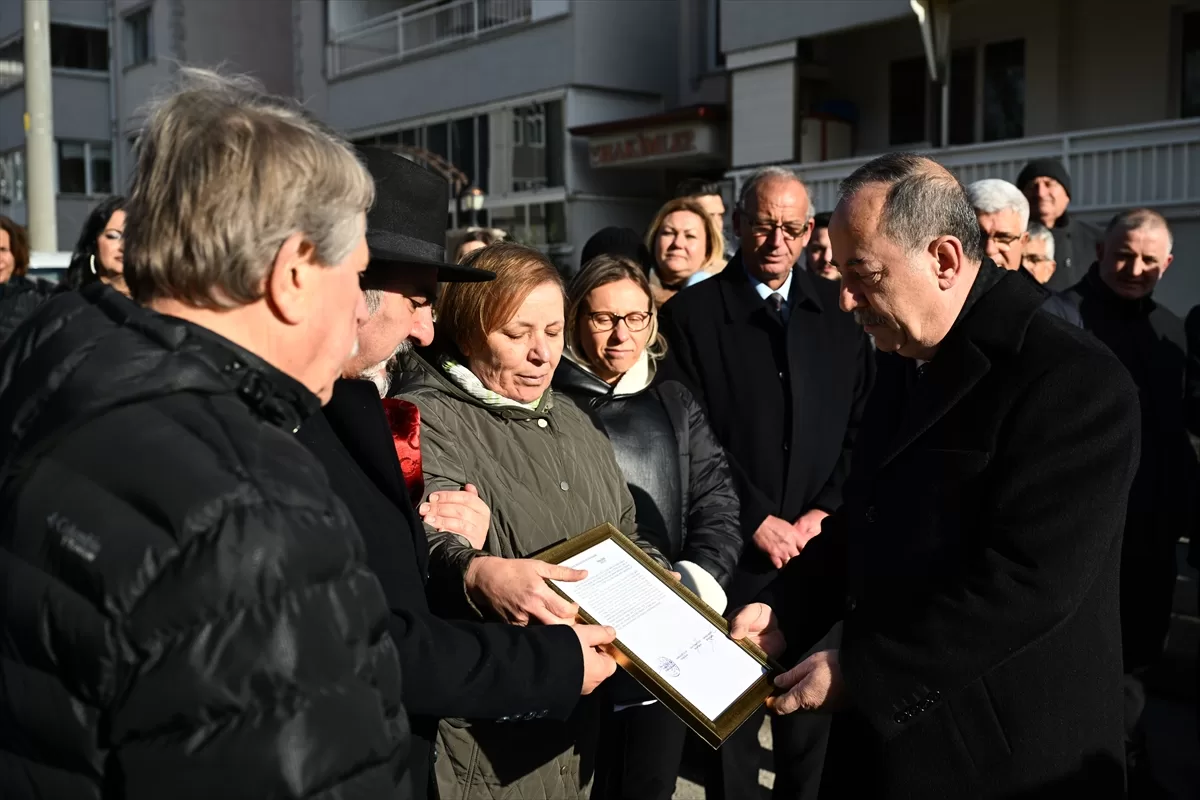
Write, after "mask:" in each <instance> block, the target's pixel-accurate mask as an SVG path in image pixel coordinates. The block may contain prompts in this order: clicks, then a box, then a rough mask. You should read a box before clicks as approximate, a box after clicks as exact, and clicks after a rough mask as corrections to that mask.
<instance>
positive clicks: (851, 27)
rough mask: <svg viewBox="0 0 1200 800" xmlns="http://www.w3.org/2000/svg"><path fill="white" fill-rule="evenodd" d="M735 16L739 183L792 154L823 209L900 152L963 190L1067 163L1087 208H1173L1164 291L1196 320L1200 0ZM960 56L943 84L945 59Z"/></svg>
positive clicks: (932, 2) (731, 54)
mask: <svg viewBox="0 0 1200 800" xmlns="http://www.w3.org/2000/svg"><path fill="white" fill-rule="evenodd" d="M918 9H919V10H920V12H921V14H924V15H925V16H926V19H927V20H929V21H932V22H934V25H933V27H932V30H930V29H929V28H928V27H923V26H922V24H921V23H920V18H919V15H918V13H917V11H918ZM721 20H722V28H721V43H722V48H723V50H724V51H725V59H726V64H727V66H728V68H729V71H730V76H729V81H730V95H731V97H730V115H731V120H732V124H731V138H732V144H731V161H732V169H731V171H730V173H729V176H730V178H731V179H732V180H733V181H734V183H735V184H740V182H741V181H742V180H744V179H745V177H746V176H747V175H748V174H749V173H750V172H752V171H753V169H754V168H755V167H756V166H759V165H762V164H765V163H776V164H786V165H788V166H791V167H792V168H794V169H795V170H796V171H797V172H798V173H799V174H800V175H801V176H802V177H803V178H804V179H805V181H806V182H807V183H808V185H809V188H810V191H811V193H812V196H813V203H814V207H815V209H816V210H818V211H824V210H830V209H831V208H832V207H833V205H834V203H835V202H836V198H837V186H838V183H839V182H840V181H841V180H842V179H843V178H845V177H846V176H847V175H849V174H850V172H852V171H853V170H854V168H855V167H857V166H859V165H860V164H862V163H864V162H865V161H866V160H868V159H869V158H870V157H871V156H873V155H878V154H880V153H884V152H887V151H890V150H916V151H920V152H927V153H929V154H930V155H932V156H933V157H935V158H937V159H938V160H940V161H941V162H943V163H944V164H946V165H947V166H948V167H950V168H951V169H953V170H954V171H955V172H956V173H957V174H958V176H959V177H960V179H962V180H963V181H964V182H970V181H974V180H978V179H980V178H985V177H997V178H1003V179H1006V180H1010V181H1012V180H1014V179H1015V178H1016V176H1017V173H1018V172H1019V171H1020V170H1021V168H1022V166H1024V164H1025V163H1026V162H1027V161H1028V160H1029V159H1031V158H1036V157H1043V156H1054V157H1057V158H1060V159H1061V160H1062V161H1063V163H1064V164H1066V165H1067V168H1068V170H1069V171H1070V173H1071V178H1072V184H1073V187H1072V197H1071V206H1070V211H1071V213H1073V214H1077V215H1079V216H1080V217H1083V218H1085V219H1088V220H1090V221H1093V222H1096V223H1098V224H1101V225H1103V224H1104V223H1105V222H1107V220H1108V219H1109V218H1110V217H1111V216H1112V215H1113V214H1114V213H1115V212H1116V211H1119V210H1121V209H1124V208H1129V207H1132V206H1142V205H1144V206H1150V207H1152V208H1155V209H1158V210H1159V211H1161V212H1162V213H1163V214H1164V215H1165V216H1166V217H1167V219H1168V220H1169V221H1170V222H1171V225H1172V229H1173V231H1174V234H1175V255H1176V265H1175V266H1174V267H1173V268H1172V269H1171V270H1170V271H1169V272H1168V274H1167V276H1166V277H1165V278H1164V280H1163V282H1162V284H1161V286H1160V288H1159V289H1158V291H1157V292H1156V294H1155V297H1156V298H1157V299H1159V300H1160V302H1162V303H1164V304H1165V305H1167V306H1168V307H1170V308H1172V309H1173V310H1174V311H1176V312H1177V313H1180V314H1183V313H1186V311H1187V310H1188V309H1189V308H1191V307H1192V306H1194V305H1196V304H1198V303H1200V271H1197V270H1196V269H1195V268H1194V267H1193V266H1192V262H1194V261H1196V260H1198V259H1200V2H1196V0H1139V2H1136V3H1128V2H1122V1H1121V0H1011V1H1010V2H1000V1H999V0H961V1H954V2H942V1H941V0H921V2H915V3H914V2H909V0H859V1H857V2H853V3H847V2H838V1H837V0H799V1H798V2H790V3H777V2H769V1H767V0H723V4H722V13H721ZM926 32H928V33H929V34H930V38H931V39H932V42H931V43H930V44H931V45H932V47H930V46H927V44H926V41H925V38H924V34H925V33H926ZM947 33H948V35H947ZM939 41H940V42H944V43H945V44H944V45H941V47H939ZM939 51H940V52H939ZM939 62H940V63H939ZM946 62H948V75H949V78H948V81H947V88H946V90H945V91H943V90H942V88H941V86H940V85H939V84H937V83H934V82H933V81H932V80H931V65H932V66H934V67H940V68H941V69H945V68H946V66H947V64H946ZM946 101H948V102H946ZM944 103H945V107H946V108H947V109H948V112H947V113H946V114H945V115H943V113H942V108H943V104H944ZM943 116H944V117H945V119H944V121H943ZM943 127H944V128H945V131H943ZM943 133H945V134H946V136H945V137H944V138H945V140H946V146H944V147H943V146H941V145H942V140H943Z"/></svg>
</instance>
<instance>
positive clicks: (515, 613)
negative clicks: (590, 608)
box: [465, 556, 587, 625]
mask: <svg viewBox="0 0 1200 800" xmlns="http://www.w3.org/2000/svg"><path fill="white" fill-rule="evenodd" d="M586 577H587V572H586V571H585V570H579V569H571V568H570V567H563V566H559V565H558V564H547V563H546V562H545V561H537V560H535V559H531V558H499V557H497V556H479V557H477V558H475V559H474V560H473V561H472V562H471V563H470V564H469V565H468V566H467V574H466V576H465V582H466V586H467V593H468V594H469V595H470V596H471V600H473V601H474V602H475V604H476V605H477V606H481V607H487V608H490V609H492V610H493V611H495V612H496V613H497V614H499V615H500V618H501V619H503V620H504V621H505V622H511V623H512V624H514V625H526V624H528V623H529V620H530V619H535V620H537V621H539V622H544V623H545V624H547V625H570V624H572V623H574V622H575V614H576V613H577V612H578V611H579V606H577V605H575V604H574V603H570V602H568V601H566V600H564V599H563V598H562V597H560V596H559V595H558V594H557V593H556V592H555V591H554V590H553V589H551V588H550V587H549V586H548V585H547V584H546V581H547V580H556V581H581V580H583V579H584V578H586Z"/></svg>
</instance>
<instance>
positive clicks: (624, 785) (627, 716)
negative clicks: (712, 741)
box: [592, 703, 688, 800]
mask: <svg viewBox="0 0 1200 800" xmlns="http://www.w3.org/2000/svg"><path fill="white" fill-rule="evenodd" d="M687 732H688V729H687V726H686V725H684V724H683V723H682V722H681V721H680V720H679V718H678V717H676V716H675V715H674V714H672V713H671V712H670V711H668V710H667V709H666V708H664V707H663V705H662V703H654V704H652V705H648V706H635V707H633V708H626V709H622V710H621V711H616V712H613V713H610V714H609V715H608V716H607V717H606V718H605V722H604V725H603V728H602V729H601V733H600V748H599V751H598V752H597V754H596V780H595V783H594V784H593V785H592V797H593V798H596V800H671V795H672V794H674V793H675V779H676V778H677V777H678V775H679V762H680V761H681V760H682V759H683V745H684V742H685V741H686V740H687Z"/></svg>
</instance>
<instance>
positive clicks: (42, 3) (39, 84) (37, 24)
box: [25, 0, 58, 251]
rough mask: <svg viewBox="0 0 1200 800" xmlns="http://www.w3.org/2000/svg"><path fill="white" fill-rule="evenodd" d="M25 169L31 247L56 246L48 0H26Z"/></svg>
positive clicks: (47, 248) (53, 247) (56, 248)
mask: <svg viewBox="0 0 1200 800" xmlns="http://www.w3.org/2000/svg"><path fill="white" fill-rule="evenodd" d="M25 169H26V176H27V177H26V181H25V187H26V193H27V194H28V197H29V218H28V220H27V222H28V223H29V225H28V227H29V245H30V249H32V250H45V251H55V250H58V221H57V219H56V209H55V207H54V203H55V194H56V192H55V186H54V97H53V94H52V93H51V88H50V0H25Z"/></svg>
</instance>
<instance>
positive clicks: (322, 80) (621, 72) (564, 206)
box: [296, 0, 729, 272]
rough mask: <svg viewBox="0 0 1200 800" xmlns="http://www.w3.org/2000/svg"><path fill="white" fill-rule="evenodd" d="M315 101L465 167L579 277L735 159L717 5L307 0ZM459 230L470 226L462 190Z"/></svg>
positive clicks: (366, 130) (376, 135) (504, 222)
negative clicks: (581, 258) (613, 236)
mask: <svg viewBox="0 0 1200 800" xmlns="http://www.w3.org/2000/svg"><path fill="white" fill-rule="evenodd" d="M296 5H297V8H298V9H299V11H298V13H299V28H298V33H297V37H296V40H297V50H296V64H297V67H296V74H297V87H298V91H299V94H300V95H301V96H302V97H303V98H304V100H305V102H306V103H307V104H308V106H309V107H310V108H312V109H313V110H314V111H315V112H316V113H317V114H318V115H319V116H321V117H322V118H323V119H325V120H326V121H327V122H328V123H330V124H331V125H333V126H334V127H335V128H337V129H338V130H340V131H342V132H343V133H345V134H346V135H347V136H349V137H350V138H351V139H352V140H354V141H356V142H360V143H364V144H375V145H379V146H387V147H396V148H399V149H401V150H402V151H404V152H405V153H407V154H410V155H411V156H412V157H414V158H416V159H418V160H424V161H426V162H427V163H428V162H430V161H435V162H439V163H440V164H449V165H450V166H451V167H453V170H454V171H457V173H459V174H460V177H459V178H458V179H460V180H465V181H466V182H467V183H469V184H473V185H474V186H476V187H478V188H479V189H481V190H482V191H483V195H484V200H483V208H482V210H481V211H480V212H478V214H477V218H476V221H477V222H479V223H480V224H489V225H493V226H497V227H501V228H505V229H507V230H509V231H510V232H511V233H512V234H513V236H514V237H515V238H517V239H518V240H520V241H524V242H527V243H529V244H533V245H536V246H538V247H541V248H543V249H544V250H545V251H546V252H548V253H549V254H551V256H552V257H553V258H554V259H555V260H556V262H557V263H559V265H560V267H561V268H563V269H564V270H565V271H568V272H569V271H572V270H573V269H574V268H575V266H576V265H577V261H578V250H579V249H580V248H581V247H582V245H583V243H584V242H585V241H586V240H587V238H588V237H589V236H591V235H592V233H594V232H595V231H597V230H599V229H600V228H602V227H604V226H606V225H627V226H630V227H633V228H636V229H638V230H642V229H643V228H644V227H645V226H646V224H647V223H648V221H649V219H650V216H651V215H652V214H653V212H654V210H655V209H656V208H657V206H658V205H659V204H660V203H661V202H662V199H663V194H664V192H665V191H666V187H667V186H668V185H669V184H670V182H671V181H673V180H675V179H677V178H678V177H682V176H683V175H686V174H693V173H695V172H697V171H700V172H702V173H704V174H711V175H712V176H713V177H717V178H720V177H721V176H722V175H723V173H724V172H725V170H726V169H727V168H728V163H729V162H728V157H727V147H726V144H725V124H726V123H725V114H724V110H725V109H724V101H725V94H726V92H725V86H724V83H723V81H724V76H723V74H722V73H723V70H722V68H721V67H720V64H719V61H720V51H719V48H718V46H717V31H718V27H717V13H718V11H719V4H718V3H717V2H716V0H689V1H688V2H676V1H675V0H665V1H663V2H659V1H658V0H651V1H650V2H607V1H602V2H583V1H581V0H421V1H420V2H412V1H411V0H327V2H318V1H316V0H298V2H297V4H296ZM447 211H448V215H449V216H448V224H449V227H451V228H455V227H459V226H461V225H464V224H466V222H467V219H466V218H465V217H464V216H463V214H462V213H460V209H459V206H458V204H457V203H456V202H455V200H454V198H449V199H448V203H447Z"/></svg>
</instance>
